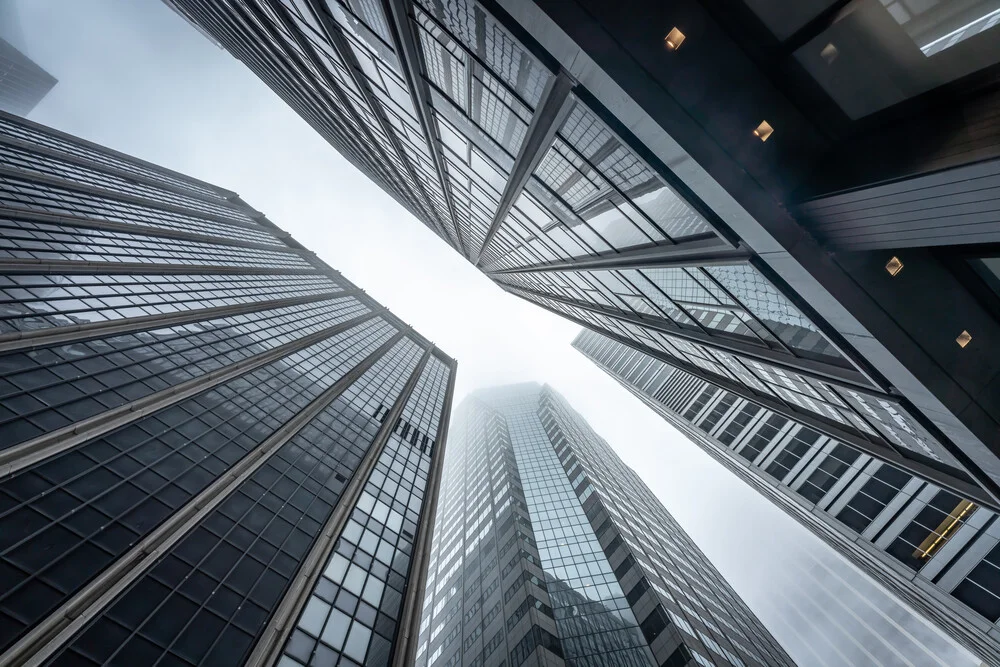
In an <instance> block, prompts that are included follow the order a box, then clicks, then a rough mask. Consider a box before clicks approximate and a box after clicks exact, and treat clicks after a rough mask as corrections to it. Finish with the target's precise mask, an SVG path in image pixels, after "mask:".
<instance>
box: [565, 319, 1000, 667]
mask: <svg viewBox="0 0 1000 667" xmlns="http://www.w3.org/2000/svg"><path fill="white" fill-rule="evenodd" d="M574 346H575V347H576V348H577V349H579V350H580V351H581V352H582V353H583V354H584V355H586V356H587V357H588V358H590V359H591V360H593V361H594V362H595V363H596V364H597V365H598V366H599V367H600V368H602V369H603V370H604V371H605V372H606V373H608V374H609V375H611V376H612V377H613V378H615V379H616V380H618V382H619V383H621V384H622V385H623V386H624V387H626V388H627V389H629V390H630V391H631V392H632V393H633V394H635V395H636V396H637V397H639V398H640V399H642V400H643V401H644V402H645V403H646V404H647V405H649V406H650V407H652V408H653V409H655V410H656V411H657V412H658V413H659V414H661V415H662V416H663V417H664V418H665V419H666V420H667V421H669V422H670V423H671V424H673V425H674V426H676V427H677V428H678V429H680V430H681V431H682V432H683V433H685V434H687V435H688V436H690V437H691V440H692V441H693V442H694V443H695V444H697V445H698V446H700V447H701V448H702V449H704V450H705V451H706V452H708V453H709V454H710V455H712V456H713V458H715V459H716V460H718V461H719V462H721V463H722V464H723V465H725V466H726V467H727V468H729V469H730V470H731V471H733V472H734V473H736V474H737V475H738V476H739V477H741V478H742V479H743V480H744V481H746V482H748V483H749V484H751V486H753V487H754V488H756V489H758V490H760V491H761V492H762V493H764V495H765V496H767V497H768V498H770V499H771V500H772V501H774V502H775V504H777V505H778V506H779V507H781V508H782V509H783V510H785V511H786V512H788V513H789V514H790V515H791V516H792V517H793V518H795V519H797V520H798V521H799V522H801V523H802V524H803V525H805V526H806V528H808V529H810V530H811V531H813V532H814V533H815V534H816V535H818V536H819V537H820V538H822V539H824V540H825V541H826V542H827V543H828V544H830V545H831V546H832V547H833V548H834V549H835V550H836V551H837V552H838V553H840V554H841V555H843V556H845V557H847V558H848V559H849V560H851V561H853V562H854V563H855V564H856V565H858V566H859V567H860V568H861V570H862V571H863V572H865V573H866V574H868V575H870V576H871V577H872V578H873V579H874V580H875V581H878V582H880V583H881V584H882V585H884V586H886V587H887V588H888V589H889V591H890V592H891V593H892V594H894V595H896V596H897V597H898V598H899V599H901V600H903V601H904V602H906V603H907V604H910V605H912V606H913V607H914V608H915V609H917V610H919V611H920V612H921V613H922V614H923V615H924V616H925V617H926V618H927V619H928V620H930V621H932V622H934V623H936V624H937V625H938V626H939V627H940V629H941V630H942V631H943V632H944V633H945V634H947V635H948V636H950V637H953V638H954V639H955V640H956V641H959V642H960V643H962V644H963V645H964V646H966V647H967V648H968V649H969V650H970V651H972V652H973V654H975V655H978V656H981V657H982V658H983V659H986V660H997V659H1000V643H998V642H997V640H996V639H994V638H993V633H991V632H989V629H991V628H994V627H996V623H997V621H1000V569H998V568H997V567H996V565H995V563H994V560H995V559H994V550H995V545H996V543H997V539H998V537H1000V533H998V532H997V531H998V529H997V527H996V517H997V515H996V513H995V512H994V511H992V510H990V509H989V508H986V507H981V506H979V505H977V504H975V503H973V502H971V501H969V500H966V499H963V498H961V497H959V496H956V495H955V494H953V493H951V492H950V491H948V490H945V489H942V488H941V487H939V486H937V485H936V484H934V483H933V482H930V481H928V480H927V479H925V478H922V477H920V476H916V475H911V474H909V473H908V472H905V471H903V470H901V469H900V468H899V467H897V466H896V465H894V463H893V462H892V461H891V460H886V459H884V458H878V457H875V456H871V455H869V454H867V453H864V452H861V451H859V450H857V449H855V448H853V447H851V446H850V445H847V444H844V443H842V442H838V441H836V440H832V439H830V438H828V437H826V436H822V435H820V434H818V433H817V432H815V431H813V430H811V429H809V428H807V427H805V426H803V425H802V424H798V423H796V422H794V421H790V420H787V419H785V418H783V417H781V416H780V415H777V414H775V413H773V412H772V411H770V410H767V409H765V408H763V407H761V406H759V405H755V404H753V403H751V402H749V401H746V400H744V399H742V398H740V397H738V396H737V395H736V394H733V393H731V392H728V391H726V390H724V389H722V388H720V387H717V386H714V385H711V384H709V383H707V382H705V381H703V380H700V379H698V378H696V377H694V376H692V375H689V374H687V373H684V372H682V371H679V370H677V369H675V368H672V367H671V366H669V365H667V364H665V363H663V362H661V361H659V360H658V359H654V358H653V357H651V356H648V355H645V354H642V353H641V352H639V351H637V350H634V349H632V348H630V347H628V346H626V345H623V344H621V343H619V342H617V341H615V340H612V339H610V338H607V337H605V336H601V335H600V334H597V333H595V332H589V331H588V332H583V333H581V334H580V335H579V336H578V337H577V339H576V341H574ZM797 600H799V598H798V597H796V598H794V599H790V601H791V602H795V604H796V606H798V605H801V604H802V602H801V601H797ZM890 643H893V642H890ZM897 645H898V646H900V647H901V649H902V648H905V644H898V643H897ZM914 655H918V654H914ZM885 664H895V663H892V662H889V663H885ZM914 664H921V663H920V662H919V661H917V662H915V663H914Z"/></svg>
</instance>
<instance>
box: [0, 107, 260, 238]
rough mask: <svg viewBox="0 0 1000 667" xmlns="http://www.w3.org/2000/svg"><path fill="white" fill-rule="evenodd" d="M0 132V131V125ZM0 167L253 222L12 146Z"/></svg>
mask: <svg viewBox="0 0 1000 667" xmlns="http://www.w3.org/2000/svg"><path fill="white" fill-rule="evenodd" d="M0 130H2V126H0ZM0 166H4V167H8V168H13V169H18V170H20V171H30V172H35V173H38V174H45V175H48V176H55V177H56V178H61V179H64V180H70V181H74V182H77V183H86V184H88V185H93V186H95V187H98V188H102V189H105V190H110V191H112V192H117V193H121V194H126V195H133V196H141V197H145V198H146V199H152V200H154V201H159V202H163V203H164V204H171V205H174V206H181V207H183V208H188V209H191V210H194V211H198V212H200V213H207V214H209V215H217V216H219V217H223V218H229V219H230V220H233V221H235V222H242V223H250V224H252V223H253V219H252V218H251V217H250V216H249V215H247V213H246V211H244V210H240V209H238V208H234V207H232V206H225V205H222V204H221V203H219V202H218V200H216V201H205V200H204V199H203V198H200V197H198V198H196V197H190V196H184V195H179V194H177V193H175V192H173V191H170V190H163V189H161V188H157V187H154V186H151V185H147V184H146V183H144V182H142V181H137V180H134V179H129V178H125V177H122V176H119V175H117V174H113V173H108V172H106V171H99V170H97V169H93V168H90V167H85V166H82V165H80V164H75V163H69V162H66V161H65V160H60V159H57V158H53V157H50V156H48V155H43V154H42V153H38V152H30V151H27V150H23V149H21V148H18V147H15V146H4V150H3V151H2V152H0Z"/></svg>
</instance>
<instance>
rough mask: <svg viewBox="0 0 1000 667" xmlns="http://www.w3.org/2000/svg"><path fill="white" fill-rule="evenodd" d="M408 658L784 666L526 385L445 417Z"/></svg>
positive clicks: (548, 392)
mask: <svg viewBox="0 0 1000 667" xmlns="http://www.w3.org/2000/svg"><path fill="white" fill-rule="evenodd" d="M415 658H416V664H417V665H418V666H419V667H456V666H459V665H461V666H462V667H469V666H477V667H478V666H483V667H494V666H496V665H504V664H506V665H509V666H510V667H520V666H521V665H552V666H554V665H563V664H566V665H577V666H581V667H582V666H584V665H600V666H606V667H646V666H651V667H655V666H662V665H666V666H668V667H681V666H683V665H705V666H706V667H707V666H710V665H735V666H736V667H742V666H750V665H761V666H763V665H767V666H769V667H772V666H777V665H791V664H794V663H793V662H792V661H791V659H790V658H789V657H788V655H787V654H786V653H785V651H784V650H783V649H782V648H781V646H780V645H779V644H778V643H777V642H776V641H775V640H774V639H773V638H772V636H771V634H770V633H769V632H768V631H767V629H765V628H764V626H763V625H761V623H760V622H759V621H758V620H757V618H756V617H755V616H754V615H753V614H752V613H751V612H750V610H749V609H748V608H747V606H746V605H745V604H744V603H743V601H742V600H741V599H740V598H739V596H737V595H736V593H735V592H734V591H733V590H732V588H731V587H730V586H729V585H728V584H727V583H726V582H725V581H724V580H723V579H722V577H721V576H720V575H719V573H718V572H717V571H716V570H715V568H714V567H713V566H712V564H711V563H710V562H709V561H708V559H707V558H706V557H705V556H704V554H702V553H701V551H699V550H698V548H697V547H696V546H695V544H694V543H693V542H692V541H691V540H690V538H688V536H687V535H686V534H685V533H684V531H683V530H682V529H681V527H680V526H679V525H678V524H677V522H676V521H674V519H673V518H672V517H671V516H670V514H668V513H667V511H666V510H665V509H664V508H663V506H662V505H661V504H660V502H659V501H658V500H657V499H656V497H655V496H654V495H653V494H652V492H651V491H650V490H649V488H648V487H646V485H645V484H644V483H643V482H642V481H641V479H640V478H639V476H638V475H636V473H635V472H634V471H632V469H630V468H629V467H627V466H626V465H625V464H624V463H623V462H622V461H621V459H619V458H618V456H617V455H616V454H615V453H614V451H613V450H612V449H611V447H610V446H609V445H608V444H607V443H606V442H605V441H604V440H602V439H601V438H600V437H599V436H598V435H597V434H596V433H594V431H593V430H592V429H591V428H590V426H589V425H588V424H587V423H586V421H584V420H583V418H582V417H580V415H579V414H577V413H576V412H575V411H574V410H573V409H572V408H571V407H570V406H569V405H568V404H567V403H566V401H565V400H564V399H563V398H562V397H561V396H559V395H558V394H557V393H556V392H554V391H553V390H552V389H551V388H549V387H548V386H540V385H537V384H523V385H511V386H507V387H499V388H493V389H487V390H481V391H477V392H475V393H473V394H472V395H471V396H470V397H469V398H467V399H466V400H464V401H463V402H462V404H461V405H460V406H459V408H458V410H457V411H456V417H455V422H454V425H453V428H452V432H451V439H450V442H449V448H448V456H447V459H446V461H445V463H444V476H443V480H442V490H441V496H440V505H439V509H438V512H437V518H436V522H435V537H434V546H433V548H432V553H431V557H430V568H429V573H428V578H427V586H426V596H425V599H424V605H423V618H422V621H421V625H420V634H419V642H418V646H417V649H416V655H415Z"/></svg>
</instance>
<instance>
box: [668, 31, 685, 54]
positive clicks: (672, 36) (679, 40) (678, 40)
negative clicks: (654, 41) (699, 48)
mask: <svg viewBox="0 0 1000 667" xmlns="http://www.w3.org/2000/svg"><path fill="white" fill-rule="evenodd" d="M663 42H664V43H665V44H666V45H667V48H668V49H670V50H671V51H676V50H677V49H679V48H681V44H683V43H684V33H683V32H681V31H680V30H678V29H677V28H674V29H673V30H671V31H670V32H668V33H667V36H666V37H664V38H663Z"/></svg>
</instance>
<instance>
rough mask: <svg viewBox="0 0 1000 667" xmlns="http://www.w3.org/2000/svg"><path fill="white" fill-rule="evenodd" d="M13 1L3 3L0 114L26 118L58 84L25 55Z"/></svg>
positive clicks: (0, 18) (0, 2)
mask: <svg viewBox="0 0 1000 667" xmlns="http://www.w3.org/2000/svg"><path fill="white" fill-rule="evenodd" d="M24 48H25V46H24V40H23V36H22V34H21V29H20V22H19V20H18V16H17V12H16V10H15V9H14V5H13V1H12V0H0V111H6V112H7V113H13V114H17V115H19V116H26V115H27V114H28V113H29V112H31V110H32V109H34V108H35V106H36V105H37V104H38V103H39V102H40V101H41V100H42V98H43V97H45V96H46V95H47V94H48V92H49V91H50V90H52V87H53V86H55V85H56V83H57V81H56V78H55V77H54V76H52V75H51V74H49V73H48V72H46V71H45V70H44V69H42V68H41V67H40V66H39V65H38V64H37V63H35V62H34V61H33V60H31V58H29V57H28V56H27V55H25V53H24Z"/></svg>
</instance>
